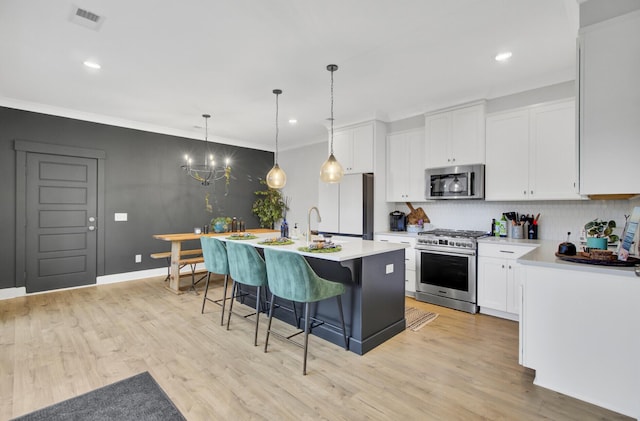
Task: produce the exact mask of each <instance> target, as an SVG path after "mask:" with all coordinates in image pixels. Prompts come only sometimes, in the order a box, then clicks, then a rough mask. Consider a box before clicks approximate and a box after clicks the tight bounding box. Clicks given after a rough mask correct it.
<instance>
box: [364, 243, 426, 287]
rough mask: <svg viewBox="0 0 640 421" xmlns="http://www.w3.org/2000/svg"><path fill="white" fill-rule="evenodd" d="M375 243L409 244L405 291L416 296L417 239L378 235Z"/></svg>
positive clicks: (405, 253) (406, 252)
mask: <svg viewBox="0 0 640 421" xmlns="http://www.w3.org/2000/svg"><path fill="white" fill-rule="evenodd" d="M374 240H375V241H386V242H389V243H396V244H408V245H409V247H407V248H406V249H404V256H405V259H404V262H405V266H404V271H405V280H404V289H405V292H406V295H410V296H415V293H416V249H415V245H416V238H415V237H413V236H409V235H408V234H401V235H392V234H388V235H385V234H376V235H375V236H374Z"/></svg>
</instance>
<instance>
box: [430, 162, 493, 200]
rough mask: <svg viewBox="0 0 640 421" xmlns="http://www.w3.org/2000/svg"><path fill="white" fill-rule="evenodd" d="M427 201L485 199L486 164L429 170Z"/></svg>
mask: <svg viewBox="0 0 640 421" xmlns="http://www.w3.org/2000/svg"><path fill="white" fill-rule="evenodd" d="M425 176H426V186H427V191H426V199H427V200H443V199H447V200H449V199H484V164H476V165H459V166H456V167H442V168H428V169H426V170H425Z"/></svg>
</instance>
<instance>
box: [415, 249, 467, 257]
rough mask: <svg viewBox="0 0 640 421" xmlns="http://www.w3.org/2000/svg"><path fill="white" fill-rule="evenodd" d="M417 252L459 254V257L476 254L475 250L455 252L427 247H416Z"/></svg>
mask: <svg viewBox="0 0 640 421" xmlns="http://www.w3.org/2000/svg"><path fill="white" fill-rule="evenodd" d="M416 252H417V253H431V254H439V255H441V256H459V257H473V256H475V255H476V252H475V251H471V250H470V251H468V252H466V253H465V252H455V251H442V250H433V249H427V248H416Z"/></svg>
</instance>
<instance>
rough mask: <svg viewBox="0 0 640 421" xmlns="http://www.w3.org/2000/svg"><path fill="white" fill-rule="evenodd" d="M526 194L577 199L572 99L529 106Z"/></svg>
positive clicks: (574, 124) (534, 196) (543, 197)
mask: <svg viewBox="0 0 640 421" xmlns="http://www.w3.org/2000/svg"><path fill="white" fill-rule="evenodd" d="M530 117H531V119H530V125H531V126H530V128H531V140H530V146H529V194H530V195H531V198H533V199H549V200H553V199H576V200H577V199H580V195H579V194H578V193H577V189H576V175H577V168H576V162H577V148H576V142H577V140H576V130H575V126H576V109H575V101H573V100H571V101H566V102H561V103H557V104H551V105H545V106H541V107H535V108H532V109H531V114H530Z"/></svg>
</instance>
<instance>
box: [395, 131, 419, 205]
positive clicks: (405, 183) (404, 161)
mask: <svg viewBox="0 0 640 421" xmlns="http://www.w3.org/2000/svg"><path fill="white" fill-rule="evenodd" d="M423 156H424V130H422V129H419V130H410V131H405V132H399V133H393V134H390V135H388V136H387V202H407V201H424V200H425V185H424V183H425V181H424V169H425V166H424V161H423Z"/></svg>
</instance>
